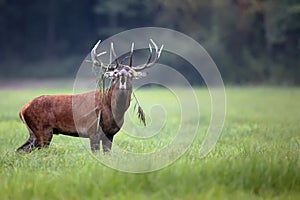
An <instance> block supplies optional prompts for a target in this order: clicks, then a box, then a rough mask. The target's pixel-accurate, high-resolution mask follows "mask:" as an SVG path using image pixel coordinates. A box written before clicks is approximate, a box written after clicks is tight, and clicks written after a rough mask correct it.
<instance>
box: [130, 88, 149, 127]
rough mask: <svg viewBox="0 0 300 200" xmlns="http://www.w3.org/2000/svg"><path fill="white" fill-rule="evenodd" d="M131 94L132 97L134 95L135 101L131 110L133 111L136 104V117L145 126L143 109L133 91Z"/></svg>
mask: <svg viewBox="0 0 300 200" xmlns="http://www.w3.org/2000/svg"><path fill="white" fill-rule="evenodd" d="M132 94H133V97H134V99H135V102H136V103H135V105H134V108H133V110H134V111H135V109H136V106H138V110H137V115H138V118H139V120H140V122H143V124H144V126H146V118H145V113H144V110H143V109H142V107H141V106H140V104H139V101H138V100H137V98H136V96H135V94H134V92H132Z"/></svg>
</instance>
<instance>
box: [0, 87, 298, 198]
mask: <svg viewBox="0 0 300 200" xmlns="http://www.w3.org/2000/svg"><path fill="white" fill-rule="evenodd" d="M58 93H70V90H68V89H60V90H57V89H55V88H49V89H32V90H15V91H14V90H1V91H0V99H1V100H0V179H1V182H0V199H3V200H4V199H75V200H76V199H78V200H79V199H299V198H300V159H299V155H300V123H299V122H300V113H299V108H300V88H292V87H291V88H289V87H227V88H226V95H227V114H226V121H225V125H224V128H223V131H222V134H221V136H220V138H219V140H218V142H217V144H216V146H215V148H214V149H213V150H212V151H211V152H210V154H209V155H208V156H207V157H205V158H203V159H200V158H199V149H200V147H201V143H202V140H203V133H205V132H206V130H207V127H208V124H209V121H210V101H209V96H208V93H207V91H206V89H203V88H198V89H196V91H195V93H196V96H197V98H199V102H200V103H201V104H200V105H199V107H200V111H201V115H200V126H199V128H198V130H197V131H198V134H197V136H196V137H195V138H194V140H193V143H192V144H191V145H190V147H189V148H188V150H187V151H186V152H185V154H184V155H183V156H182V157H181V158H179V159H178V160H176V161H175V162H174V163H173V164H171V165H169V166H167V167H165V168H163V169H160V170H158V171H154V172H148V173H140V174H132V173H126V172H121V171H117V170H115V169H111V168H109V167H107V166H105V165H103V164H102V163H101V162H99V160H97V159H96V158H95V157H94V156H93V155H92V154H91V153H90V151H89V150H88V149H86V147H85V145H83V144H84V143H85V142H82V139H79V138H73V137H68V136H62V135H57V136H54V137H53V140H52V143H51V145H50V147H49V148H47V149H42V150H36V151H33V152H32V153H30V154H20V153H16V152H15V149H16V148H17V147H18V146H20V145H21V144H23V143H24V142H25V140H26V139H27V137H28V133H27V130H26V127H25V126H24V124H22V122H21V121H20V120H19V116H18V112H19V109H20V108H21V106H22V105H23V104H24V103H26V102H27V101H29V100H30V99H32V98H33V97H36V96H39V95H41V94H58ZM168 95H170V94H167V93H166V92H165V91H164V90H162V89H148V90H145V91H139V92H138V93H137V96H138V99H139V101H140V103H141V105H142V106H144V107H145V112H146V113H149V112H150V111H149V109H150V108H151V105H152V104H153V102H158V103H163V102H164V101H165V102H164V103H165V104H164V105H165V106H166V108H165V109H166V111H168V112H167V113H168V116H169V117H168V118H167V119H166V121H165V126H164V127H163V128H162V129H160V130H159V131H160V132H162V133H166V134H162V135H167V136H166V137H165V138H164V137H161V138H160V137H153V138H150V136H151V133H149V138H150V139H149V140H143V141H142V142H140V141H139V140H134V139H132V137H128V134H127V133H126V127H127V126H128V125H126V124H125V126H124V127H125V129H124V130H122V131H121V132H120V133H118V135H117V136H116V137H115V140H114V142H115V143H114V145H118V146H119V147H120V148H124V149H127V150H130V151H132V152H140V151H146V152H151V151H155V150H157V149H158V148H160V147H163V146H166V145H168V144H169V139H170V138H172V137H173V136H174V134H172V132H176V131H175V129H176V128H175V126H176V125H177V124H178V123H179V119H178V118H177V117H172V115H173V114H172V111H174V109H172V106H170V108H168V105H170V104H171V103H170V102H173V101H170V99H169V98H166V100H164V98H162V97H166V96H168ZM171 96H172V95H171ZM130 109H133V108H130ZM128 113H129V115H128V116H127V118H126V119H128V118H131V117H130V116H132V118H134V117H135V116H134V114H132V113H133V111H132V110H129V111H128ZM150 113H151V119H150V116H149V115H148V116H147V118H148V119H147V120H148V121H150V122H151V121H152V122H154V121H155V120H156V119H160V117H161V116H162V111H161V110H159V109H158V110H157V112H155V110H154V111H153V112H150ZM193 117H195V116H191V121H192V118H193ZM152 125H153V123H152ZM158 125H159V124H158ZM150 126H151V123H150ZM153 126H154V127H155V123H154V125H153ZM184 126H185V127H186V131H187V132H188V131H189V124H184ZM173 129H174V130H173ZM167 133H168V134H167ZM135 136H136V135H135ZM87 142H88V141H87ZM180 148H181V147H180V146H178V149H179V150H180ZM178 149H176V146H175V147H174V149H172V150H174V151H176V150H178ZM109 156H112V155H105V157H106V158H108V159H109ZM129 162H131V161H129ZM129 165H135V163H134V162H131V163H129Z"/></svg>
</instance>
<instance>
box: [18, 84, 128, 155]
mask: <svg viewBox="0 0 300 200" xmlns="http://www.w3.org/2000/svg"><path fill="white" fill-rule="evenodd" d="M115 89H116V88H115V87H114V86H113V87H112V88H111V89H110V90H108V91H105V92H104V93H103V96H102V102H100V94H99V93H100V91H95V92H89V93H85V94H79V95H53V96H40V97H37V98H35V99H33V100H32V101H30V102H29V103H27V104H26V105H24V106H23V107H22V109H21V111H20V114H19V115H20V118H21V120H22V121H23V122H24V123H25V124H26V126H27V128H28V131H29V134H30V137H29V139H28V140H27V142H25V144H24V145H22V146H21V147H19V149H18V150H22V151H25V152H27V151H30V150H31V149H32V148H34V147H38V148H43V147H47V146H48V145H49V144H50V142H51V139H52V136H53V134H63V135H69V136H75V137H86V138H89V139H90V143H91V149H92V150H93V151H94V150H99V147H100V140H102V148H103V151H105V152H106V151H109V150H110V149H111V143H112V140H113V137H114V135H115V134H116V133H117V132H118V131H119V130H120V128H121V127H122V125H123V122H124V114H125V112H126V110H127V109H128V107H129V105H130V98H131V90H127V91H115ZM74 99H76V100H75V103H74ZM72 102H73V104H72ZM76 104H80V105H76ZM76 107H77V108H78V107H80V109H78V110H79V112H82V113H77V115H78V116H80V115H81V116H84V117H83V118H82V119H76V118H75V119H74V115H73V112H74V109H76ZM87 110H91V111H92V112H90V113H88V114H86V111H87ZM100 110H101V118H100V119H101V120H100V128H99V130H97V121H98V120H97V119H98V114H99V112H100Z"/></svg>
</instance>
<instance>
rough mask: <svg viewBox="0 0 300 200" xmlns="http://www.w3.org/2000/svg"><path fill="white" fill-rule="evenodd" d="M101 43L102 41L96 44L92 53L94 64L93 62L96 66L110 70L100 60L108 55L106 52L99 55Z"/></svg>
mask: <svg viewBox="0 0 300 200" xmlns="http://www.w3.org/2000/svg"><path fill="white" fill-rule="evenodd" d="M100 42H101V40H99V41H98V42H97V43H96V44H95V46H94V48H93V49H92V51H91V58H92V62H93V63H94V64H96V65H100V67H104V68H108V67H107V66H105V65H104V64H103V62H102V61H101V60H100V59H99V57H100V56H102V55H104V54H106V51H103V52H101V53H99V54H97V48H98V46H99V44H100Z"/></svg>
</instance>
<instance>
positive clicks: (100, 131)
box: [17, 40, 163, 152]
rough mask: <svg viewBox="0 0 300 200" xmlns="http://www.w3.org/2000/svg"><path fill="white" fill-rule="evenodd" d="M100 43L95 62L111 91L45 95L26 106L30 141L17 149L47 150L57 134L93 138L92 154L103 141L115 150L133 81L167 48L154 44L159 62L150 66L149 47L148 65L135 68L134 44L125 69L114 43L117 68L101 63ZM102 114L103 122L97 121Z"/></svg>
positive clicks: (22, 114) (24, 117)
mask: <svg viewBox="0 0 300 200" xmlns="http://www.w3.org/2000/svg"><path fill="white" fill-rule="evenodd" d="M99 43H100V41H99V42H98V43H97V44H96V45H95V47H94V48H93V49H92V51H91V58H92V62H93V63H94V64H96V65H98V66H99V67H102V68H103V69H105V71H106V72H105V74H104V77H106V78H109V79H111V80H112V84H111V86H110V88H109V89H107V90H105V91H102V90H96V91H93V92H89V93H84V94H77V95H49V96H47V95H45V96H40V97H37V98H35V99H33V100H31V101H30V102H28V103H27V104H25V105H24V106H23V107H22V109H21V111H20V113H19V115H20V118H21V120H22V121H23V122H24V123H25V125H26V126H27V129H28V131H29V139H28V140H27V141H26V142H25V143H24V144H23V145H22V146H21V147H19V148H18V149H17V150H18V151H23V152H30V151H32V150H33V149H34V148H39V149H40V148H44V147H47V146H49V144H50V142H51V139H52V136H53V134H63V135H69V136H75V137H86V138H89V139H90V146H91V150H92V151H96V150H99V149H100V140H102V148H103V152H108V151H110V150H111V146H112V141H113V137H114V135H115V134H116V133H117V132H118V131H119V130H120V128H121V127H122V125H123V122H124V114H125V112H126V110H127V109H128V107H129V105H130V99H131V93H132V79H134V78H141V77H143V76H144V75H145V74H144V73H143V72H141V71H142V70H144V69H146V68H148V67H150V66H153V65H154V64H155V63H156V62H157V60H158V59H159V57H160V54H161V52H162V48H163V46H161V48H160V49H158V47H157V45H156V44H155V43H154V42H153V41H152V40H151V43H152V44H153V46H154V47H155V50H156V51H155V58H154V59H153V61H152V62H150V61H151V58H152V47H151V44H149V48H150V49H149V50H150V55H149V57H148V60H147V62H146V63H145V64H143V65H141V66H137V67H133V66H132V56H133V47H134V44H132V46H131V51H130V57H129V65H124V64H121V63H119V62H118V58H117V56H116V53H115V51H114V48H113V43H111V52H112V53H113V55H114V59H115V60H114V64H113V65H105V64H103V62H102V61H101V59H100V56H101V55H103V54H104V53H105V52H103V53H99V54H97V53H96V49H97V47H98V45H99ZM91 110H92V112H90V111H91ZM99 112H100V121H98V120H97V119H98V114H99ZM75 116H76V117H75ZM77 116H81V117H79V118H78V117H77Z"/></svg>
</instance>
